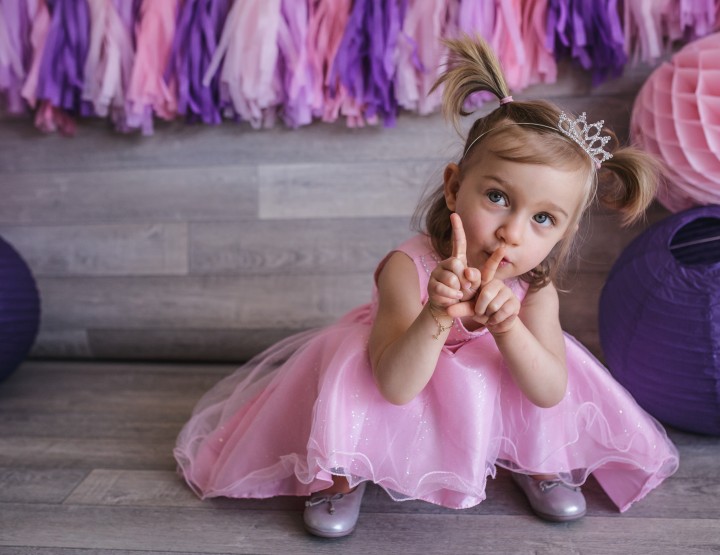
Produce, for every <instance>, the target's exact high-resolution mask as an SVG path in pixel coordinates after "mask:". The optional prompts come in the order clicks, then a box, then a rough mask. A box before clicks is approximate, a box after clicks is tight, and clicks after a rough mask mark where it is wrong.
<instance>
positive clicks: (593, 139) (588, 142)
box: [557, 112, 612, 167]
mask: <svg viewBox="0 0 720 555" xmlns="http://www.w3.org/2000/svg"><path fill="white" fill-rule="evenodd" d="M604 123H605V120H602V119H601V120H600V121H596V122H595V123H593V124H590V125H588V122H587V119H586V115H585V112H583V113H582V115H581V116H580V117H579V118H578V119H576V120H573V119H570V118H569V117H568V116H567V114H565V112H562V113H561V114H560V119H559V120H558V124H557V126H558V129H559V130H560V132H561V133H563V134H564V135H567V136H568V137H570V138H571V139H572V140H573V141H575V142H576V143H577V144H579V145H580V147H581V148H582V149H583V150H584V151H585V152H587V153H588V156H590V158H592V159H593V161H594V162H595V164H596V165H597V166H598V167H600V164H602V163H603V162H605V160H609V159H610V158H612V154H610V153H609V152H608V151H607V150H605V148H604V147H605V145H606V144H607V143H608V142H609V141H610V136H609V135H603V136H600V132H601V131H602V127H603V124H604Z"/></svg>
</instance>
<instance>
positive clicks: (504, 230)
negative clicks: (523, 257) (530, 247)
mask: <svg viewBox="0 0 720 555" xmlns="http://www.w3.org/2000/svg"><path fill="white" fill-rule="evenodd" d="M523 230H524V225H523V221H522V218H519V217H516V216H508V217H507V218H506V219H505V220H504V221H503V222H502V225H501V226H500V227H498V229H497V232H496V233H495V235H496V236H497V238H498V239H500V240H502V241H504V242H505V244H507V245H519V244H520V242H521V241H522V237H523Z"/></svg>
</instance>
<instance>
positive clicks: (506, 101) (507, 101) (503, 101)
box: [500, 95, 513, 106]
mask: <svg viewBox="0 0 720 555" xmlns="http://www.w3.org/2000/svg"><path fill="white" fill-rule="evenodd" d="M512 101H513V97H512V96H510V95H507V96H506V97H503V98H501V99H500V106H502V105H503V104H510V103H511V102H512Z"/></svg>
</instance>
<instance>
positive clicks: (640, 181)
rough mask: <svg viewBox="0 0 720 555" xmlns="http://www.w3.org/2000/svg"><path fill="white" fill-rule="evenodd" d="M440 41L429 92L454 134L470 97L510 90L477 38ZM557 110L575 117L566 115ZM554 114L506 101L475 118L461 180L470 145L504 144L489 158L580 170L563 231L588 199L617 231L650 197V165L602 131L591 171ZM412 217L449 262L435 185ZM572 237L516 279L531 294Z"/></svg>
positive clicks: (536, 103)
mask: <svg viewBox="0 0 720 555" xmlns="http://www.w3.org/2000/svg"><path fill="white" fill-rule="evenodd" d="M443 42H444V43H445V45H446V46H447V47H448V49H449V58H448V62H447V67H446V69H445V71H444V72H443V73H442V75H440V77H439V78H438V79H437V81H436V82H435V84H434V85H433V88H432V90H435V89H436V88H437V87H439V86H441V85H444V86H445V89H444V91H443V103H442V110H443V114H444V116H445V118H446V119H447V120H450V121H452V123H453V125H454V126H455V129H456V130H457V131H458V133H460V134H461V130H460V116H467V115H470V112H467V111H466V110H465V104H466V101H467V99H468V98H469V97H470V96H471V95H473V94H475V93H478V92H483V91H484V92H489V93H491V94H493V95H494V96H496V97H497V98H498V100H500V99H504V98H506V97H508V96H510V90H509V88H508V86H507V83H506V81H505V77H504V75H503V73H502V70H501V68H500V63H499V61H498V59H497V58H496V56H495V54H494V53H493V51H492V49H491V48H490V46H489V45H488V44H487V43H486V42H485V41H484V40H483V39H482V38H480V37H475V38H471V37H469V36H462V37H460V38H458V39H448V40H445V41H443ZM565 112H566V113H567V114H568V115H569V116H570V117H572V118H576V116H573V115H571V114H570V113H569V112H567V110H565ZM560 113H561V110H560V108H558V107H557V106H556V105H555V104H553V103H551V102H546V101H543V100H528V101H512V102H506V103H504V104H502V105H500V106H499V107H498V108H496V109H495V110H493V111H492V112H490V113H489V114H487V115H485V116H483V117H480V118H478V119H477V120H475V122H474V123H473V125H472V127H471V128H470V131H469V132H468V135H467V138H466V140H465V146H464V147H463V155H462V157H461V159H460V160H459V161H458V165H459V167H460V172H461V175H462V174H463V173H464V171H465V170H466V169H467V168H468V167H469V166H471V165H472V164H473V163H477V157H474V156H473V154H474V153H477V151H478V149H477V147H478V145H480V144H482V143H483V141H485V140H486V137H487V136H488V135H490V136H492V137H493V138H495V137H497V138H500V137H502V138H507V139H508V140H498V141H493V145H494V149H493V154H495V155H496V156H498V157H500V158H503V159H505V160H510V161H514V162H521V163H526V164H542V165H550V166H554V167H558V166H560V165H562V166H563V167H570V168H572V169H584V170H585V171H586V172H587V173H586V175H587V178H586V179H585V182H584V184H579V185H578V186H583V187H584V188H585V191H584V193H585V194H584V195H583V202H582V203H581V206H580V210H578V213H577V214H576V215H575V218H574V219H573V221H572V222H571V224H570V226H569V227H568V229H570V230H574V229H575V228H576V227H577V224H578V223H579V221H580V219H581V217H582V215H583V214H584V212H585V211H586V210H587V208H588V207H589V206H591V204H592V203H593V202H594V201H595V200H597V201H599V202H600V203H601V204H602V205H604V206H607V207H609V208H611V209H613V210H617V211H619V212H620V214H621V216H622V224H623V225H629V224H631V223H633V222H635V221H636V220H637V219H639V218H640V217H642V215H643V214H644V213H645V210H646V209H647V207H648V205H649V204H650V202H651V201H652V199H653V197H654V196H655V190H656V188H657V183H658V179H659V174H660V165H659V163H658V162H657V160H655V159H654V158H652V157H651V156H650V155H648V154H646V153H644V152H642V151H640V150H638V149H636V148H633V147H631V146H626V147H620V146H619V144H618V140H617V137H616V136H615V134H614V133H613V132H612V130H610V129H608V128H606V127H605V128H603V134H605V135H610V136H611V138H612V140H611V141H610V143H608V146H607V147H606V148H607V149H608V150H609V151H610V152H611V153H612V155H613V157H612V158H611V159H610V160H607V161H605V162H604V163H603V164H602V166H601V168H600V169H597V168H596V166H595V163H594V160H592V159H591V158H590V156H589V155H588V154H587V153H586V152H585V151H584V150H583V149H582V148H581V147H580V145H578V144H577V143H576V142H575V141H573V140H571V139H569V138H567V137H566V136H565V135H563V134H562V133H560V131H559V130H558V131H555V129H557V124H558V121H559V118H560ZM517 124H522V125H517ZM503 145H505V146H503ZM413 219H414V222H415V223H416V225H417V224H421V225H419V226H418V227H419V228H420V229H421V231H423V232H424V233H426V234H427V235H428V236H429V237H430V240H431V242H432V245H433V247H434V248H435V250H436V251H437V252H438V253H439V254H440V255H442V256H443V257H449V256H450V255H451V252H452V229H451V227H450V210H449V209H448V208H447V205H446V203H445V196H444V190H443V187H442V186H441V187H440V188H439V189H436V190H435V191H434V192H432V193H431V194H430V195H429V196H428V197H426V198H425V199H424V201H423V202H422V203H421V204H420V205H419V206H418V209H417V211H416V213H415V216H414V218H413ZM423 224H424V225H423ZM574 235H575V233H574V231H572V232H570V233H569V234H568V235H567V236H566V237H565V238H564V239H563V240H562V241H561V242H560V243H559V244H558V246H557V247H556V248H555V249H553V252H552V253H551V254H550V255H549V256H548V257H547V258H546V259H545V260H544V261H543V262H542V263H541V264H540V265H539V266H538V267H537V268H534V269H533V270H531V271H530V272H528V273H527V274H524V275H523V276H521V278H522V279H523V280H525V281H527V282H529V283H530V285H531V287H533V288H535V289H539V288H541V287H544V286H545V285H547V284H548V283H550V282H551V281H553V280H555V279H556V278H557V276H558V273H559V271H560V269H561V268H562V267H563V265H564V263H565V262H566V260H567V258H568V257H569V255H570V252H571V249H572V242H573V238H574Z"/></svg>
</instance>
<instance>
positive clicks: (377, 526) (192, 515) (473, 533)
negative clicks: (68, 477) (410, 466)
mask: <svg viewBox="0 0 720 555" xmlns="http://www.w3.org/2000/svg"><path fill="white" fill-rule="evenodd" d="M0 519H2V521H3V522H5V523H7V526H6V530H5V531H3V533H2V536H0V545H10V546H17V545H34V546H39V547H52V546H57V547H61V548H85V549H126V550H128V549H129V550H133V549H146V550H151V551H153V550H154V551H160V550H165V551H167V550H171V551H172V550H179V551H191V552H196V553H273V554H274V553H277V552H278V551H280V552H283V551H285V550H292V552H293V553H336V552H337V550H338V548H339V547H340V542H327V541H324V542H323V541H319V540H318V539H317V538H312V537H310V536H308V535H307V534H306V533H305V532H304V531H303V530H302V526H301V519H300V516H299V515H298V514H288V513H284V512H277V511H253V512H251V513H246V512H242V511H239V512H238V511H232V510H202V509H173V510H172V511H162V510H157V509H148V508H138V507H109V508H105V509H104V510H102V511H98V510H97V509H96V508H95V507H83V506H69V507H59V508H58V507H56V506H52V505H48V506H38V505H32V506H28V505H21V504H4V505H2V506H0ZM148 523H153V525H152V526H148ZM498 530H502V533H501V534H498ZM610 537H611V538H613V541H612V542H608V538H610ZM341 541H342V544H341V545H342V549H343V552H344V553H363V554H365V553H368V552H371V553H372V552H384V550H386V549H388V548H390V549H392V550H393V551H402V552H403V553H410V554H413V553H418V554H420V553H422V554H426V553H447V552H448V550H450V551H454V552H466V551H471V550H472V549H473V548H477V546H479V545H482V547H483V549H484V550H487V551H489V552H491V553H533V554H534V553H558V552H563V551H567V550H573V551H576V550H577V547H578V545H582V546H583V549H585V550H587V551H588V552H591V553H608V554H610V553H612V554H615V553H617V550H618V547H619V546H622V550H623V552H628V553H629V552H643V553H649V552H652V553H656V552H667V550H672V551H674V552H680V551H682V552H683V553H706V552H707V549H708V548H710V547H711V546H714V545H716V542H717V522H716V521H714V520H713V519H682V520H678V519H634V518H606V517H597V518H593V517H588V518H585V519H583V520H582V521H579V522H576V523H573V524H567V525H549V524H547V523H543V522H540V521H539V520H538V519H536V518H534V517H530V516H528V517H516V516H492V515H489V516H485V517H483V518H479V519H478V518H476V517H475V516H473V515H464V514H462V513H461V512H459V513H456V514H447V515H445V514H443V515H417V514H410V515H408V514H361V516H360V519H359V522H358V529H357V530H356V532H355V534H353V535H352V536H350V537H348V538H344V539H343V540H341ZM390 546H391V547H390ZM658 550H660V551H658ZM663 550H665V551H663Z"/></svg>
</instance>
